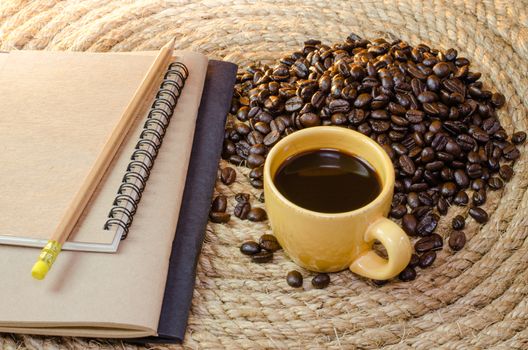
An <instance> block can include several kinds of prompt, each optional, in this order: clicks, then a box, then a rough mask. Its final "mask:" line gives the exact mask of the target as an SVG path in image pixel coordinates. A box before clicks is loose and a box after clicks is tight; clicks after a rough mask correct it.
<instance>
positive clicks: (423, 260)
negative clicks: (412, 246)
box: [418, 251, 436, 269]
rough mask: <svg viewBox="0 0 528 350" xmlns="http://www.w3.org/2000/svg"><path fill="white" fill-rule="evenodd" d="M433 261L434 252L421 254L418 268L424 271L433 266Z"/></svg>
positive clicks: (434, 258)
mask: <svg viewBox="0 0 528 350" xmlns="http://www.w3.org/2000/svg"><path fill="white" fill-rule="evenodd" d="M435 260H436V253H435V252H434V251H429V252H426V253H423V254H422V256H420V260H419V262H418V266H420V267H421V268H422V269H425V268H427V267H429V266H431V265H433V263H434V261H435Z"/></svg>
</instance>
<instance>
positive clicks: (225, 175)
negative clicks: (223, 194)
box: [220, 167, 236, 186]
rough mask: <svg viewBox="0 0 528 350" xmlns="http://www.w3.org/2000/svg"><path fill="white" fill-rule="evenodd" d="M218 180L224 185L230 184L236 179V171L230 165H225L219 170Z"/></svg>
mask: <svg viewBox="0 0 528 350" xmlns="http://www.w3.org/2000/svg"><path fill="white" fill-rule="evenodd" d="M220 180H221V181H222V183H223V184H224V185H227V186H229V185H231V184H232V183H233V182H235V180H236V171H235V169H233V168H231V167H225V168H223V169H222V171H221V172H220Z"/></svg>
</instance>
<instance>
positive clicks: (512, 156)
mask: <svg viewBox="0 0 528 350" xmlns="http://www.w3.org/2000/svg"><path fill="white" fill-rule="evenodd" d="M502 153H503V155H502V156H503V157H504V159H507V160H516V159H517V158H519V156H520V155H521V153H520V152H519V149H517V147H515V146H514V145H508V146H506V147H504V148H503V149H502Z"/></svg>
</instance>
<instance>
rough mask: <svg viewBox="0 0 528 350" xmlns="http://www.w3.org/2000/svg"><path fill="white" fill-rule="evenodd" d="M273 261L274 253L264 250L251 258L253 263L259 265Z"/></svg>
mask: <svg viewBox="0 0 528 350" xmlns="http://www.w3.org/2000/svg"><path fill="white" fill-rule="evenodd" d="M271 260H273V253H272V252H269V251H267V250H263V251H261V252H259V253H256V254H253V255H252V256H251V261H252V262H254V263H257V264H264V263H267V262H270V261H271Z"/></svg>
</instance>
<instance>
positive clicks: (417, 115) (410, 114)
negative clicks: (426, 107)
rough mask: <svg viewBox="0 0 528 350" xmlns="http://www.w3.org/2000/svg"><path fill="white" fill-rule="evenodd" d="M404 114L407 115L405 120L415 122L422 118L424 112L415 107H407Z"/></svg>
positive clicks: (420, 120)
mask: <svg viewBox="0 0 528 350" xmlns="http://www.w3.org/2000/svg"><path fill="white" fill-rule="evenodd" d="M405 116H406V117H407V120H408V121H409V122H410V123H413V124H417V123H420V122H422V120H423V118H424V112H422V111H420V110H416V109H409V110H408V111H407V112H406V113H405Z"/></svg>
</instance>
